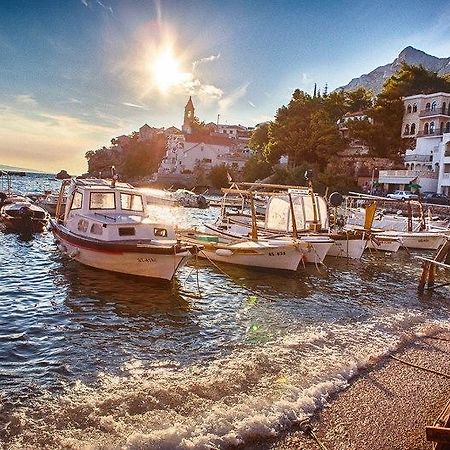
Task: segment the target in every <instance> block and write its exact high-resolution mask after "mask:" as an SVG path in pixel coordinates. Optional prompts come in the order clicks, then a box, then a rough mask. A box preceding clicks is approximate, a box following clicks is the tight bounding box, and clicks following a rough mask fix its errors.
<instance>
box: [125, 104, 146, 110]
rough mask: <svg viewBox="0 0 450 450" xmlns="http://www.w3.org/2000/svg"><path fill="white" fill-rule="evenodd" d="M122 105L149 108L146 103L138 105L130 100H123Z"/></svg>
mask: <svg viewBox="0 0 450 450" xmlns="http://www.w3.org/2000/svg"><path fill="white" fill-rule="evenodd" d="M122 105H124V106H129V107H130V108H139V109H147V110H148V108H147V107H146V106H144V105H137V104H136V103H130V102H122Z"/></svg>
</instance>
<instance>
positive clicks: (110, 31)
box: [0, 0, 450, 173]
mask: <svg viewBox="0 0 450 450" xmlns="http://www.w3.org/2000/svg"><path fill="white" fill-rule="evenodd" d="M449 32H450V4H449V2H448V1H440V0H437V1H436V2H434V3H433V5H432V7H430V4H428V3H427V2H422V1H418V0H411V1H408V2H407V1H402V0H399V1H397V2H391V1H379V2H370V1H347V0H340V1H323V2H310V1H300V0H296V1H288V0H285V1H264V0H261V1H256V0H255V1H234V0H227V1H212V0H210V1H203V0H195V1H194V0H179V1H175V0H165V1H149V0H65V1H54V0H40V1H35V0H28V1H22V0H14V1H12V0H0V116H1V121H0V164H9V165H14V166H24V167H33V168H36V169H40V170H45V171H48V170H53V171H58V170H60V169H62V168H65V169H67V170H68V171H70V172H73V173H81V172H83V171H85V168H86V164H85V160H84V153H85V152H86V151H87V150H93V149H96V148H98V147H101V146H102V145H108V144H109V141H110V139H111V138H112V137H114V136H118V135H121V134H129V133H131V132H132V131H133V130H137V129H138V128H139V127H140V126H141V125H143V124H144V123H148V124H149V125H152V126H158V127H160V126H165V127H169V126H171V125H175V126H177V127H180V126H181V123H182V117H183V108H184V105H185V104H186V101H187V99H188V97H189V95H192V97H193V101H194V105H195V107H196V115H197V116H198V117H199V118H200V119H201V120H205V121H206V122H209V121H214V122H216V121H217V118H218V114H220V118H219V120H220V122H221V123H229V124H232V123H241V124H244V125H255V124H256V123H259V122H262V121H265V120H269V119H271V118H272V117H273V115H274V114H275V112H276V110H277V108H278V107H280V106H281V105H283V104H286V103H287V102H288V101H289V99H290V96H291V94H292V92H293V90H294V89H296V88H300V89H303V90H306V91H310V92H311V91H312V89H313V86H314V83H315V82H316V83H317V84H318V87H319V88H321V89H323V87H324V85H325V84H326V83H327V84H328V89H329V90H332V89H334V88H336V87H338V86H341V85H345V84H346V83H348V82H349V81H350V80H351V79H352V78H354V77H355V76H359V75H360V74H363V73H367V72H370V71H371V70H372V69H374V68H375V67H377V66H379V65H382V64H386V63H387V62H389V61H392V60H393V59H394V58H395V57H396V56H397V55H398V53H399V52H400V51H401V50H402V49H403V48H404V47H406V46H408V45H412V46H414V47H416V48H419V49H421V50H424V51H425V52H427V53H430V54H432V55H435V56H438V57H447V56H450V40H449V39H446V38H445V36H448V35H449Z"/></svg>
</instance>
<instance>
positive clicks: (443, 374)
mask: <svg viewBox="0 0 450 450" xmlns="http://www.w3.org/2000/svg"><path fill="white" fill-rule="evenodd" d="M389 357H390V358H392V359H395V361H398V362H400V363H402V364H405V365H407V366H411V367H415V368H416V369H421V370H424V371H426V372H430V373H434V374H435V375H440V376H441V377H444V378H447V379H450V375H448V374H446V373H443V372H439V371H438V370H433V369H428V368H427V367H423V366H420V365H419V364H413V363H410V362H408V361H405V360H403V359H400V358H397V357H396V356H393V355H390V356H389Z"/></svg>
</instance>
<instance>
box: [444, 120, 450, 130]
mask: <svg viewBox="0 0 450 450" xmlns="http://www.w3.org/2000/svg"><path fill="white" fill-rule="evenodd" d="M445 132H446V133H450V122H447V123H446V124H445Z"/></svg>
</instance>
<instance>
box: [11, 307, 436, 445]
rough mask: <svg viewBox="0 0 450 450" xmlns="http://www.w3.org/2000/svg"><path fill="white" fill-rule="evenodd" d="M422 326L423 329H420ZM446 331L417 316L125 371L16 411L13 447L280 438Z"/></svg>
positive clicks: (329, 328)
mask: <svg viewBox="0 0 450 450" xmlns="http://www.w3.org/2000/svg"><path fill="white" fill-rule="evenodd" d="M424 321H426V322H427V324H426V325H423V322H424ZM437 327H439V328H442V324H441V323H439V322H434V321H431V320H430V319H427V318H426V317H425V316H424V315H422V314H421V313H418V312H416V311H414V312H398V311H397V312H393V313H391V314H390V315H385V316H383V317H380V318H378V319H372V320H371V321H368V322H363V323H357V324H354V325H353V324H348V323H347V324H345V325H339V324H336V323H333V324H330V323H323V324H322V325H321V326H320V327H317V326H312V325H311V326H310V327H303V329H302V331H301V332H296V331H295V329H293V330H292V332H290V333H288V334H286V335H285V336H283V337H280V338H279V339H278V341H276V342H270V343H266V344H263V345H253V346H250V345H249V346H245V347H242V348H239V349H236V350H235V351H234V352H232V353H231V354H229V355H227V356H225V357H222V358H219V359H216V360H215V361H213V362H211V363H209V364H207V365H205V364H203V365H192V366H189V367H173V366H170V365H164V364H163V365H160V366H157V367H145V366H144V365H143V364H142V363H141V362H140V361H138V360H133V361H131V362H130V363H129V364H127V367H126V369H127V371H128V373H129V374H130V375H127V376H110V375H107V374H101V375H100V376H99V380H98V385H96V386H88V385H85V384H83V383H80V382H78V383H77V384H76V385H75V386H72V387H70V388H67V390H66V391H65V392H64V394H63V395H61V396H58V397H55V396H52V395H51V394H47V395H46V396H44V397H42V398H40V399H39V400H38V401H37V402H36V403H35V404H34V405H33V406H32V407H31V406H29V407H26V408H23V409H22V410H20V411H16V413H15V415H14V417H13V421H12V423H11V425H10V429H11V432H12V433H13V434H14V438H13V440H12V442H11V444H10V445H9V448H11V449H23V448H36V449H37V448H43V447H47V448H54V449H57V448H66V449H119V448H120V449H138V448H139V449H141V448H152V449H214V448H226V447H230V446H234V445H238V444H242V443H245V442H249V441H252V440H255V439H259V438H263V437H268V436H276V435H277V434H278V433H279V432H280V431H282V430H284V429H287V428H289V427H291V426H292V424H294V423H295V422H296V421H298V420H300V419H302V418H304V417H307V416H309V415H311V414H313V413H314V412H315V411H316V410H317V409H318V408H321V407H322V406H323V405H324V404H325V403H326V401H327V399H328V397H329V396H330V394H332V393H335V392H336V391H339V390H341V389H344V388H345V387H346V386H347V385H348V380H349V379H350V378H351V377H352V376H354V375H355V374H356V373H357V372H358V371H359V370H360V369H361V368H365V367H367V366H370V365H372V364H374V363H376V362H377V361H378V360H379V359H380V358H381V357H383V356H385V355H386V354H389V353H391V352H393V351H395V350H396V349H397V348H398V347H399V346H401V345H403V344H405V343H406V342H408V341H410V340H414V339H416V338H417V337H418V336H423V335H430V334H433V333H435V332H436V330H437V329H438V328H437Z"/></svg>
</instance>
